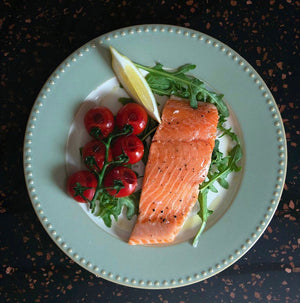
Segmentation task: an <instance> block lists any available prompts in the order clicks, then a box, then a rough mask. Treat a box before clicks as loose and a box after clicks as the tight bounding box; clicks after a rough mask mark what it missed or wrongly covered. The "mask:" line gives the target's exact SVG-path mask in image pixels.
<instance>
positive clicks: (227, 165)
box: [200, 144, 242, 190]
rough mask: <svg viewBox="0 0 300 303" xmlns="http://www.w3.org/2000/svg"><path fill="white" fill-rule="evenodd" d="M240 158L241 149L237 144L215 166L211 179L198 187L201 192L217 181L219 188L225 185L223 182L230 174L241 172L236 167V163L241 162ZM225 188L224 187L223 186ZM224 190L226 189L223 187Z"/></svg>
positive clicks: (238, 167) (239, 168)
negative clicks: (215, 169) (215, 170)
mask: <svg viewBox="0 0 300 303" xmlns="http://www.w3.org/2000/svg"><path fill="white" fill-rule="evenodd" d="M241 158H242V148H241V146H240V145H239V144H237V145H236V146H235V147H233V149H232V150H231V151H230V152H229V154H228V156H227V157H225V158H222V159H221V160H220V161H219V163H217V164H216V166H217V168H218V171H217V172H215V173H214V174H213V175H212V177H211V179H209V180H208V181H206V182H203V183H202V184H201V186H200V189H201V190H204V189H205V188H207V187H209V186H210V185H211V184H213V183H214V182H215V181H218V182H219V183H220V185H221V186H223V185H224V184H226V183H225V182H224V180H225V181H226V178H227V176H228V175H229V174H230V173H231V172H238V171H240V170H241V167H240V166H238V164H237V162H238V161H239V160H241ZM225 186H226V185H225ZM225 188H226V187H225Z"/></svg>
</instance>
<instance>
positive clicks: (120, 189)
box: [103, 166, 137, 198]
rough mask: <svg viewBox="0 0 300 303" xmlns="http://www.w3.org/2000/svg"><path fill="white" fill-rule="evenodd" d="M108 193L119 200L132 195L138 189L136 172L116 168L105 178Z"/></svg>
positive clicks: (122, 167)
mask: <svg viewBox="0 0 300 303" xmlns="http://www.w3.org/2000/svg"><path fill="white" fill-rule="evenodd" d="M103 184H104V187H105V188H106V190H107V192H108V193H109V194H110V195H112V196H114V197H117V198H121V197H126V196H129V195H131V194H132V193H133V192H134V191H135V189H136V187H137V177H136V174H135V172H134V171H133V170H132V169H130V168H128V167H125V166H116V167H114V168H113V169H112V170H110V171H109V172H108V173H107V174H106V176H105V178H104V182H103Z"/></svg>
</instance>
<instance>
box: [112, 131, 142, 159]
mask: <svg viewBox="0 0 300 303" xmlns="http://www.w3.org/2000/svg"><path fill="white" fill-rule="evenodd" d="M123 153H124V154H125V155H127V156H128V158H129V160H128V162H126V163H129V164H134V163H137V162H139V161H140V160H141V159H142V157H143V155H144V144H143V142H142V141H141V140H140V139H139V138H138V137H137V136H135V135H129V136H122V137H118V138H117V139H116V140H115V141H114V143H113V145H112V154H113V157H114V159H116V158H117V157H118V156H120V155H121V154H123Z"/></svg>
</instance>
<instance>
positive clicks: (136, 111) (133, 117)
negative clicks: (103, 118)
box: [116, 103, 148, 135]
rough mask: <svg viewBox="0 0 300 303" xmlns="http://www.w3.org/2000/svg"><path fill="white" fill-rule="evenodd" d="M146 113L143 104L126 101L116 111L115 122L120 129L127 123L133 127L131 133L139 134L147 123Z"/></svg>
mask: <svg viewBox="0 0 300 303" xmlns="http://www.w3.org/2000/svg"><path fill="white" fill-rule="evenodd" d="M147 122H148V115H147V112H146V110H145V109H144V108H143V106H141V105H139V104H137V103H127V104H126V105H124V106H123V107H121V109H120V110H119V111H118V113H117V116H116V123H117V125H118V127H119V128H120V129H123V127H124V126H125V125H127V124H129V125H131V126H132V127H133V132H132V134H134V135H137V134H140V133H141V132H142V131H143V130H144V129H145V128H146V125H147Z"/></svg>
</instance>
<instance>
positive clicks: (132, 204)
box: [95, 191, 137, 227]
mask: <svg viewBox="0 0 300 303" xmlns="http://www.w3.org/2000/svg"><path fill="white" fill-rule="evenodd" d="M98 200H99V211H98V212H97V213H96V214H95V216H98V217H101V218H102V220H103V222H104V223H105V225H106V226H107V227H111V225H112V218H111V217H112V216H113V217H114V218H115V220H116V221H118V217H119V215H120V214H121V212H122V209H123V207H124V206H125V207H126V217H127V219H128V220H130V219H131V218H132V217H133V216H134V215H135V214H137V204H136V197H135V196H134V194H133V195H131V196H128V197H122V198H116V197H113V196H111V195H110V194H109V193H107V192H106V191H103V192H101V193H100V194H99V195H98Z"/></svg>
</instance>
